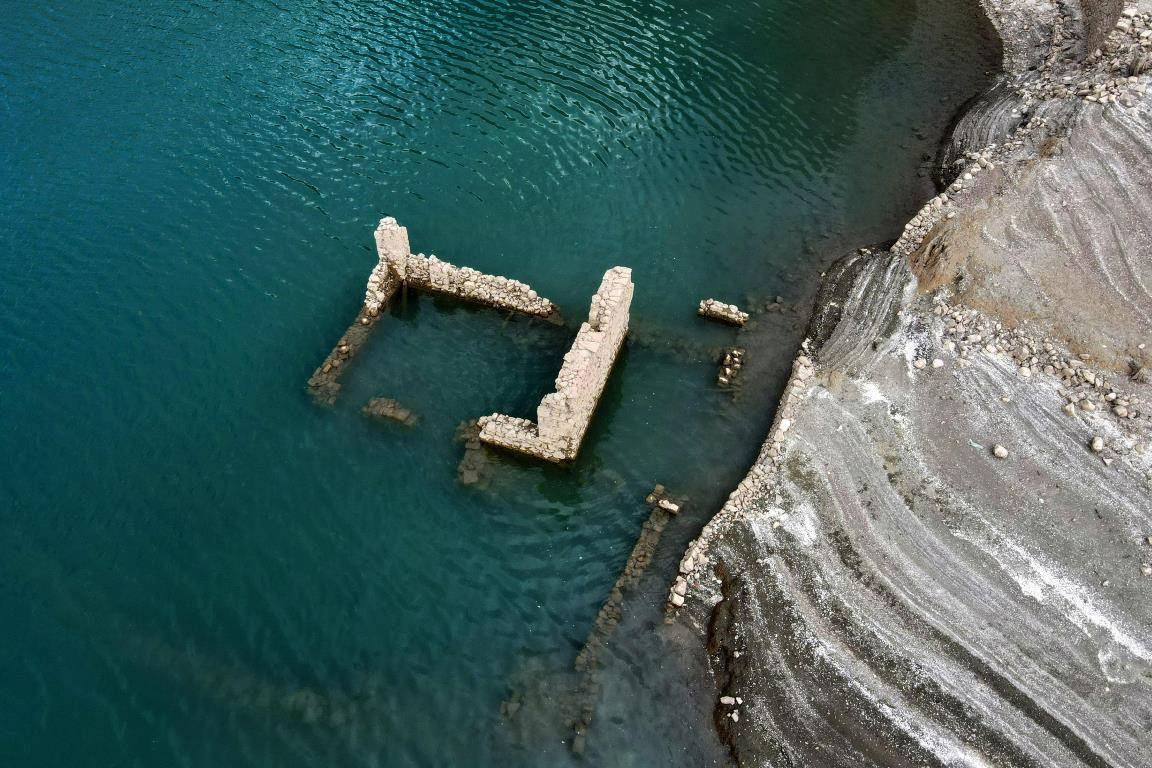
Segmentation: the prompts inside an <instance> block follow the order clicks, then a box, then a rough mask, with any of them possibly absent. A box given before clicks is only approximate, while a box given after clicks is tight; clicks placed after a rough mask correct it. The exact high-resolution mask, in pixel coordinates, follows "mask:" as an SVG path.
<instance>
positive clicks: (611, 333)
mask: <svg viewBox="0 0 1152 768" xmlns="http://www.w3.org/2000/svg"><path fill="white" fill-rule="evenodd" d="M632 292H633V285H632V270H631V269H628V268H626V267H613V268H612V269H610V270H608V271H607V272H605V273H604V279H603V280H602V281H601V283H600V288H599V290H597V291H596V294H595V295H594V296H593V297H592V305H591V307H590V308H589V311H588V322H586V323H583V324H582V325H581V326H580V331H579V332H578V333H577V334H576V340H575V342H573V344H572V348H571V349H570V350H569V351H568V352H567V354H565V355H564V364H563V366H562V367H561V368H560V373H559V374H558V375H557V376H556V391H555V392H552V393H550V394H548V395H545V396H544V399H543V400H541V402H540V406H539V407H538V408H537V410H536V423H532V422H531V421H529V420H528V419H518V418H515V417H513V416H506V415H504V414H492V415H491V416H485V417H484V418H482V419H480V426H481V429H480V439H481V440H482V441H484V442H485V443H488V444H489V445H496V446H500V447H502V448H508V449H510V450H513V451H518V452H520V453H526V454H528V455H530V456H536V457H538V458H541V459H546V460H548V461H555V462H560V461H569V460H571V459H574V458H575V457H576V454H577V453H578V452H579V450H580V444H581V442H583V440H584V433H585V432H587V431H588V425H589V424H590V423H591V422H592V414H593V412H594V411H595V410H596V405H597V403H599V401H600V395H601V394H602V393H603V392H604V386H605V385H606V384H607V383H608V376H609V374H610V373H611V372H612V365H613V364H614V363H615V362H616V356H617V354H619V352H620V346H621V345H622V344H623V343H624V337H625V336H626V335H627V334H628V312H629V309H630V307H631V305H632Z"/></svg>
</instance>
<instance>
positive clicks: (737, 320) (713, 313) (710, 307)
mask: <svg viewBox="0 0 1152 768" xmlns="http://www.w3.org/2000/svg"><path fill="white" fill-rule="evenodd" d="M696 314H698V315H700V317H707V318H710V319H712V320H721V321H723V322H725V323H731V324H732V325H744V323H746V322H748V313H747V312H742V311H741V310H740V308H739V307H738V306H736V305H735V304H725V303H724V302H722V301H717V300H716V299H704V300H703V301H701V302H700V306H699V307H697V309H696Z"/></svg>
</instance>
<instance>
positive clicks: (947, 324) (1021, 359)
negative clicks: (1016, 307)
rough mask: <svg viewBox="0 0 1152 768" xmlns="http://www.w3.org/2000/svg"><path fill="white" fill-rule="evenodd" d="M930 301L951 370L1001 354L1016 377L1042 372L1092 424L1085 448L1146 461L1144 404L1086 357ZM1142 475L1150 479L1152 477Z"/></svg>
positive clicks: (1108, 459) (1149, 424)
mask: <svg viewBox="0 0 1152 768" xmlns="http://www.w3.org/2000/svg"><path fill="white" fill-rule="evenodd" d="M933 302H934V307H933V310H932V311H933V314H934V315H936V316H937V317H939V318H940V321H941V328H940V332H941V333H940V335H941V339H942V341H941V348H942V349H943V350H944V351H945V352H948V353H951V354H954V355H955V356H956V357H957V358H958V360H957V363H956V365H957V367H959V368H964V367H967V366H968V365H970V364H971V358H972V356H973V355H976V354H989V355H1004V356H1006V357H1008V358H1009V359H1011V360H1012V363H1013V364H1014V365H1015V366H1016V370H1017V375H1018V376H1020V377H1021V378H1023V379H1032V378H1034V377H1037V376H1040V375H1042V374H1043V375H1047V376H1053V377H1056V378H1057V379H1059V381H1060V395H1061V397H1062V398H1063V399H1064V401H1065V404H1064V406H1063V410H1064V412H1065V413H1066V414H1068V415H1069V416H1074V417H1081V418H1085V419H1088V418H1089V417H1092V423H1094V424H1096V425H1097V431H1096V433H1095V434H1093V436H1092V437H1091V439H1090V440H1089V441H1088V445H1087V447H1088V448H1089V449H1090V450H1091V451H1092V452H1094V453H1099V454H1102V459H1103V460H1104V462H1105V463H1106V464H1111V463H1112V461H1113V460H1114V459H1116V458H1120V457H1130V458H1131V459H1133V460H1135V459H1140V458H1141V457H1144V456H1147V457H1148V459H1152V454H1150V453H1149V452H1148V449H1149V447H1150V444H1149V437H1150V435H1152V419H1150V418H1149V414H1148V413H1147V412H1145V410H1144V407H1145V403H1144V401H1143V400H1142V399H1141V398H1140V397H1138V396H1137V395H1135V394H1131V393H1129V392H1126V391H1125V390H1124V388H1122V387H1120V386H1118V385H1117V384H1116V382H1115V381H1114V379H1113V376H1112V375H1111V374H1109V373H1107V372H1105V371H1103V370H1101V369H1099V368H1097V367H1094V366H1093V365H1092V356H1091V355H1088V354H1081V355H1073V354H1070V353H1069V352H1068V351H1067V350H1065V349H1064V348H1063V346H1062V345H1061V344H1060V343H1059V342H1058V341H1056V340H1053V339H1049V338H1042V337H1038V336H1035V335H1033V334H1030V333H1028V332H1027V331H1025V330H1023V329H1020V328H1008V327H1005V326H1004V324H1003V323H1000V322H997V321H995V320H993V319H991V318H989V317H987V316H985V315H983V314H982V313H980V312H978V311H976V310H974V309H967V308H964V307H959V306H954V305H951V304H949V303H948V301H947V298H946V296H945V295H944V294H943V293H937V294H936V295H935V296H934V297H933ZM935 362H936V361H933V365H935ZM925 363H926V359H925V358H924V357H921V358H917V359H916V361H915V362H914V365H915V366H916V367H917V368H924V367H926V365H925ZM1134 367H1135V366H1134ZM1140 370H1142V369H1140ZM1100 418H1104V419H1110V420H1111V421H1112V423H1113V426H1114V427H1116V429H1110V430H1107V433H1105V431H1104V430H1102V429H1101V428H1100V426H1101V422H1099V421H1098V419H1100ZM1141 463H1142V464H1147V463H1148V462H1147V461H1142V462H1141ZM1147 477H1148V479H1149V480H1152V473H1149V474H1148V475H1147Z"/></svg>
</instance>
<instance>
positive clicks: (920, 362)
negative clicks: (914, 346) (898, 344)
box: [912, 357, 928, 371]
mask: <svg viewBox="0 0 1152 768" xmlns="http://www.w3.org/2000/svg"><path fill="white" fill-rule="evenodd" d="M912 365H914V366H916V368H917V369H918V370H921V371H922V370H924V368H925V367H927V365H928V361H927V360H925V359H924V358H922V357H918V358H916V362H914V363H912Z"/></svg>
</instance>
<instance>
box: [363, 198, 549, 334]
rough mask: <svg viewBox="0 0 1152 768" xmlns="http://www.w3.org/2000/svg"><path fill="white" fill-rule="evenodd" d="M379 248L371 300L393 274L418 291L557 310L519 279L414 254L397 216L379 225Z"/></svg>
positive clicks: (520, 308) (542, 312)
mask: <svg viewBox="0 0 1152 768" xmlns="http://www.w3.org/2000/svg"><path fill="white" fill-rule="evenodd" d="M376 251H377V254H378V255H379V257H380V262H379V264H377V265H376V269H374V270H373V271H372V277H371V278H369V280H368V300H372V297H373V295H374V294H373V291H374V290H378V288H375V289H374V286H382V285H385V286H386V285H387V281H388V277H389V275H390V274H391V275H395V276H396V277H397V278H398V280H399V282H401V283H404V284H406V285H410V286H412V287H413V288H416V289H417V290H422V291H434V292H436V293H444V294H448V295H449V296H455V297H457V298H460V299H463V300H464V301H474V302H476V303H478V304H484V305H486V306H490V307H499V308H500V309H510V310H512V311H514V312H523V313H525V314H528V315H536V316H539V317H547V316H549V315H551V314H552V313H553V312H555V311H556V306H555V305H554V304H553V303H552V302H551V301H549V300H548V299H545V298H544V297H542V296H539V295H538V294H537V293H536V291H534V290H532V288H531V287H530V286H528V285H525V284H524V283H521V282H520V281H518V280H510V279H508V278H507V277H500V276H499V275H486V274H484V273H483V272H478V271H476V270H475V269H472V268H471V267H458V266H456V265H455V264H450V263H448V262H446V261H441V260H440V259H438V258H436V257H435V256H425V255H424V254H422V253H412V252H411V249H410V248H409V245H408V231H407V230H406V229H405V228H404V227H401V226H399V225H398V224H397V223H396V220H395V219H393V218H386V219H383V220H381V222H380V226H379V227H377V228H376ZM374 281H375V282H374Z"/></svg>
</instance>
